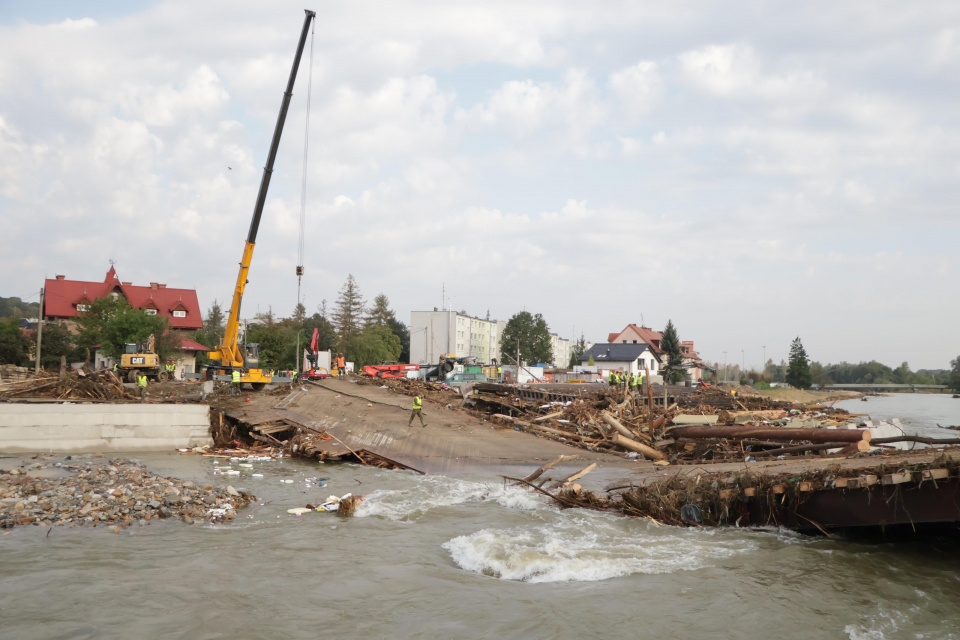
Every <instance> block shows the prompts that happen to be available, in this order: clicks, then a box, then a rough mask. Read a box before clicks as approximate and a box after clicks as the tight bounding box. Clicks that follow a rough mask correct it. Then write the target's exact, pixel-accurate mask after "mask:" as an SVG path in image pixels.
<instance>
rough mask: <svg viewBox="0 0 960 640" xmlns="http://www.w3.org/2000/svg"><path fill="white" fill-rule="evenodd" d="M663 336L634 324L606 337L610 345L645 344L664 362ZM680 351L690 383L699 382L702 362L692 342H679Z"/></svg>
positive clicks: (665, 357) (701, 373)
mask: <svg viewBox="0 0 960 640" xmlns="http://www.w3.org/2000/svg"><path fill="white" fill-rule="evenodd" d="M662 338H663V334H662V333H661V332H659V331H654V330H653V329H651V328H650V327H643V326H639V325H635V324H628V325H627V326H626V328H624V330H623V331H621V332H620V333H611V334H609V335H608V336H607V340H608V341H609V342H610V343H619V344H640V343H647V344H649V345H650V347H651V348H652V349H653V351H654V352H655V353H656V354H657V357H658V358H659V359H660V360H661V361H662V362H666V360H667V355H666V354H665V353H664V352H663V350H662V349H661V348H660V340H661V339H662ZM680 351H681V353H683V363H684V366H685V367H686V368H687V374H688V375H689V376H690V381H691V382H699V381H700V379H701V378H702V377H703V369H702V368H701V367H700V365H701V363H702V361H701V360H700V354H699V353H697V352H696V350H695V349H694V348H693V340H681V341H680Z"/></svg>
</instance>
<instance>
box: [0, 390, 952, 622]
mask: <svg viewBox="0 0 960 640" xmlns="http://www.w3.org/2000/svg"><path fill="white" fill-rule="evenodd" d="M921 397H923V396H921ZM926 397H928V398H929V396H926ZM883 401H885V399H882V398H881V399H875V398H871V399H870V400H869V401H868V402H866V403H860V402H859V401H857V402H855V403H854V404H855V409H856V410H857V411H862V410H863V409H864V408H869V409H870V410H871V411H873V410H874V409H875V408H880V407H882V406H883V405H882V402H883ZM953 402H955V403H957V404H958V405H960V400H954V401H953ZM931 406H932V405H931ZM936 411H939V409H931V410H930V412H931V413H930V414H929V415H939V414H937V413H936ZM914 415H917V416H920V415H921V414H920V413H916V414H914ZM923 415H924V416H927V413H923ZM947 415H951V414H947ZM900 417H901V418H903V419H904V424H911V423H913V421H914V418H912V417H911V416H909V415H907V414H904V413H901V414H900ZM928 419H930V418H929V417H924V418H923V420H928ZM948 421H949V419H948ZM957 422H958V421H954V422H953V423H952V424H956V423H957ZM941 424H943V423H942V422H941ZM934 428H935V427H934ZM941 431H942V430H941ZM947 433H950V432H947ZM140 459H141V460H142V461H143V462H144V463H146V464H147V465H149V466H150V468H151V469H153V470H155V471H156V472H158V473H163V474H167V475H175V476H178V477H182V478H186V479H190V480H194V481H195V482H213V483H216V484H224V480H225V478H224V476H217V475H215V473H216V472H215V469H216V468H217V466H218V465H214V464H213V463H212V462H211V461H210V460H209V459H204V458H201V457H199V456H177V455H167V454H151V455H146V456H142V457H141V458H140ZM242 473H243V475H242V476H240V478H236V477H233V478H231V483H232V484H234V485H235V486H237V487H241V486H243V487H249V488H251V489H252V490H253V491H254V493H255V494H256V495H257V496H258V497H259V498H260V500H259V502H257V503H255V504H254V505H253V506H251V507H250V508H248V509H246V510H243V511H241V512H240V513H239V515H238V518H237V520H235V521H234V522H232V523H229V524H224V525H193V526H188V525H185V524H182V523H180V522H167V521H159V522H155V523H154V524H150V525H148V526H133V527H131V528H130V529H128V530H126V531H122V532H121V533H120V534H114V533H111V532H109V530H106V529H105V528H103V527H97V528H95V529H91V528H85V529H70V528H62V527H61V528H56V527H55V528H54V529H53V530H52V531H51V532H50V534H49V536H47V535H46V534H47V531H46V529H45V528H41V527H19V528H17V529H15V530H13V531H12V532H5V534H4V535H0V638H17V639H24V640H28V639H33V638H44V639H48V638H57V639H67V638H71V639H74V638H76V639H80V638H124V639H126V638H197V639H200V638H203V639H207V638H210V639H213V638H251V639H253V638H264V639H268V638H269V639H277V638H318V637H323V638H351V639H353V638H356V639H366V638H584V637H587V638H589V637H593V636H595V635H602V636H603V637H605V638H637V637H665V638H770V637H776V638H778V639H790V638H804V639H806V638H854V639H878V638H960V606H958V603H960V541H958V540H957V539H942V538H941V539H934V540H924V541H922V542H907V543H896V544H895V543H864V542H854V541H848V540H843V539H827V538H812V537H805V536H800V535H797V534H794V533H792V532H789V531H783V530H776V529H759V530H758V529H732V528H731V529H680V528H674V527H658V526H656V525H654V524H652V523H650V522H647V521H639V520H631V519H626V518H618V517H614V516H610V515H606V514H599V513H595V512H586V511H578V510H566V511H560V510H558V509H556V508H555V507H553V506H551V505H548V504H546V503H545V502H543V501H542V500H540V499H539V498H537V497H533V496H531V495H530V494H528V493H527V492H526V491H524V490H520V489H517V488H512V487H504V486H503V484H502V483H500V482H498V481H497V480H496V478H494V477H491V475H489V474H487V473H485V472H484V471H482V470H476V471H474V472H473V476H472V477H463V478H445V477H441V476H419V475H416V474H414V473H412V472H405V471H380V470H375V469H371V468H368V467H362V466H356V465H339V466H334V465H323V464H317V463H308V462H303V461H298V460H284V461H272V462H261V463H255V466H254V468H253V469H244V470H243V471H242ZM254 473H257V474H262V476H263V477H255V476H254V475H253V474H254ZM310 478H326V480H325V481H324V482H325V483H326V486H323V487H320V486H318V485H317V483H316V482H315V481H311V482H308V479H310ZM284 480H293V483H292V484H287V483H285V482H283V481H284ZM347 492H353V493H360V494H364V495H367V496H368V498H367V500H366V501H365V502H364V503H363V504H362V506H361V507H360V510H359V511H358V513H357V515H356V517H353V518H340V517H337V516H335V515H332V514H324V513H308V514H305V515H304V516H302V517H295V516H291V515H288V514H287V509H289V508H292V507H300V506H303V505H304V504H306V503H307V502H316V501H318V500H321V499H323V498H325V497H327V496H328V495H330V494H334V495H342V494H344V493H347Z"/></svg>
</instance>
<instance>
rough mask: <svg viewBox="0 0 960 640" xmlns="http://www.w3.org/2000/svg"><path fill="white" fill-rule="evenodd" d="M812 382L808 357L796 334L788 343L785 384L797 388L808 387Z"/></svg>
mask: <svg viewBox="0 0 960 640" xmlns="http://www.w3.org/2000/svg"><path fill="white" fill-rule="evenodd" d="M811 382H812V376H811V373H810V359H809V358H808V357H807V352H806V351H805V350H804V348H803V343H802V342H800V337H799V336H797V337H796V338H795V339H794V341H793V342H791V343H790V362H789V364H788V365H787V384H789V385H791V386H793V387H796V388H797V389H808V388H810V384H811Z"/></svg>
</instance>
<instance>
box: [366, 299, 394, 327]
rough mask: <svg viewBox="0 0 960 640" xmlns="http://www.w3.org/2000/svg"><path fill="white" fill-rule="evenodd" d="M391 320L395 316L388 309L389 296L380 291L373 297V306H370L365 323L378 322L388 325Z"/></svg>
mask: <svg viewBox="0 0 960 640" xmlns="http://www.w3.org/2000/svg"><path fill="white" fill-rule="evenodd" d="M391 320H396V316H395V315H394V314H393V310H392V309H390V300H389V298H387V296H386V295H384V294H382V293H381V294H380V295H378V296H377V297H376V298H374V299H373V306H372V307H370V313H369V315H368V316H367V324H378V325H380V326H381V327H385V326H389V325H390V321H391Z"/></svg>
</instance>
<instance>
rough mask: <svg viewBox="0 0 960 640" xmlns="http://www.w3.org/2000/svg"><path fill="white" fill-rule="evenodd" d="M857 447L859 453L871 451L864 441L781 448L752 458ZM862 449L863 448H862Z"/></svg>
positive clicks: (757, 452)
mask: <svg viewBox="0 0 960 640" xmlns="http://www.w3.org/2000/svg"><path fill="white" fill-rule="evenodd" d="M853 445H856V447H855V448H856V449H857V450H858V451H867V450H869V449H870V444H869V443H867V442H865V441H864V440H860V441H859V442H853V443H851V442H826V443H821V444H800V445H796V446H794V447H781V448H779V449H767V450H766V451H751V452H750V455H751V456H779V455H785V454H788V453H806V452H807V451H824V450H826V449H846V448H847V447H851V446H853ZM860 447H862V448H860Z"/></svg>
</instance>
